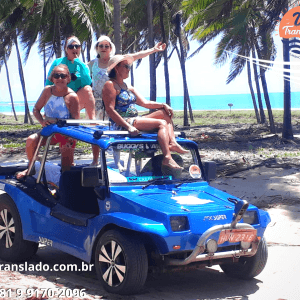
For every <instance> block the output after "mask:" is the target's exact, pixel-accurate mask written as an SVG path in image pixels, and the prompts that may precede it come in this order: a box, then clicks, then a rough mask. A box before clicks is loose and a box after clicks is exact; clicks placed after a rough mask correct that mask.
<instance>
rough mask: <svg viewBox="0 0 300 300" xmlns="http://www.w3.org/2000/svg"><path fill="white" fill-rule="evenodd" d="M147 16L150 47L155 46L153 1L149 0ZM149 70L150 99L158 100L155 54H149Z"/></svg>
mask: <svg viewBox="0 0 300 300" xmlns="http://www.w3.org/2000/svg"><path fill="white" fill-rule="evenodd" d="M147 16H148V32H149V33H148V43H149V48H153V47H154V33H153V1H152V0H147ZM149 71H150V100H152V101H156V68H155V54H154V55H150V56H149Z"/></svg>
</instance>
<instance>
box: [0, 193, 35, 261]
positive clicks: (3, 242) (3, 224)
mask: <svg viewBox="0 0 300 300" xmlns="http://www.w3.org/2000/svg"><path fill="white" fill-rule="evenodd" d="M37 250H38V243H35V242H31V241H25V240H24V239H23V232H22V224H21V218H20V214H19V212H18V209H17V207H16V205H15V203H14V201H13V200H12V199H11V198H10V197H9V196H8V195H7V194H1V195H0V259H2V260H5V261H11V262H17V261H25V260H28V259H29V258H31V257H32V256H33V255H34V254H35V253H36V252H37Z"/></svg>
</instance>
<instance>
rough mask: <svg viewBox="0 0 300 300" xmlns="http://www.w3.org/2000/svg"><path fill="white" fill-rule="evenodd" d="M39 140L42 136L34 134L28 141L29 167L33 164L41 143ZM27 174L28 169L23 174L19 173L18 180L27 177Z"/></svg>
mask: <svg viewBox="0 0 300 300" xmlns="http://www.w3.org/2000/svg"><path fill="white" fill-rule="evenodd" d="M39 139H40V134H38V133H34V134H32V135H30V136H29V137H28V138H27V140H26V154H27V158H28V166H29V165H30V164H31V162H32V160H33V157H34V153H35V150H36V148H37V146H38V143H39ZM27 173H28V169H26V170H24V171H22V172H18V174H17V175H16V178H17V179H21V178H23V177H25V176H26V175H27Z"/></svg>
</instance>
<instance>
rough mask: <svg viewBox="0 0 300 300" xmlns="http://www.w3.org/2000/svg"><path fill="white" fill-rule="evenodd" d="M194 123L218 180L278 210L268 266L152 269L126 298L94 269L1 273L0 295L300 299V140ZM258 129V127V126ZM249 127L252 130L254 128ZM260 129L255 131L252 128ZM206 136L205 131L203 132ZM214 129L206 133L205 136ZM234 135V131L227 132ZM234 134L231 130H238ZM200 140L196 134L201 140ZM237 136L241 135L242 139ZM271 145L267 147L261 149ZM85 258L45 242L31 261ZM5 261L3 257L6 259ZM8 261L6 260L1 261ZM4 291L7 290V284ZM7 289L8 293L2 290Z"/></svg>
mask: <svg viewBox="0 0 300 300" xmlns="http://www.w3.org/2000/svg"><path fill="white" fill-rule="evenodd" d="M223 129H224V128H220V131H219V132H218V128H214V129H213V130H212V131H210V130H211V128H209V129H208V128H202V127H201V128H193V129H192V130H187V131H186V132H187V136H188V137H190V138H193V139H194V140H196V141H197V142H198V144H199V148H200V150H201V154H202V156H203V158H202V159H203V160H204V161H206V160H214V161H216V162H217V164H218V175H219V177H218V178H217V179H216V180H214V181H212V182H211V185H212V186H214V187H217V188H219V189H221V190H224V191H226V192H228V193H230V194H232V195H233V196H236V197H240V198H242V199H246V200H247V201H249V202H250V203H252V204H254V205H257V206H258V207H259V208H261V209H265V210H267V211H268V212H269V213H270V215H271V219H272V220H271V223H270V224H269V226H268V228H267V230H266V239H267V242H268V246H269V261H268V263H267V266H266V268H265V270H264V271H263V272H262V273H261V274H260V275H259V276H258V277H257V278H255V279H253V280H251V281H247V282H245V281H242V280H232V279H229V278H228V277H226V276H225V275H224V273H223V272H222V271H221V270H220V268H218V267H213V268H210V269H206V270H195V271H190V272H180V273H175V274H173V273H172V274H162V275H156V274H154V275H149V277H148V279H147V282H146V285H145V289H144V291H143V292H142V293H141V294H139V295H135V296H128V297H121V296H118V295H111V294H108V293H107V292H105V291H104V290H103V289H102V287H101V286H99V284H98V281H97V279H96V275H95V273H94V271H91V272H68V273H67V272H42V271H41V272H33V271H32V272H31V271H28V272H16V271H1V272H0V299H22V300H23V299H27V300H35V299H47V298H46V297H44V298H43V297H41V296H39V297H37V298H36V297H28V295H27V296H26V295H25V291H26V290H27V291H28V288H33V289H38V290H39V292H40V294H41V289H42V288H45V289H48V290H49V289H52V290H56V291H59V290H61V289H70V293H73V295H71V294H70V295H69V296H71V297H67V295H66V297H63V296H61V297H60V298H57V297H56V298H55V297H48V298H49V299H138V300H140V299H143V300H144V299H145V300H147V299H149V300H150V299H151V300H152V299H161V300H162V299H175V300H179V299H235V300H237V299H243V300H244V299H251V300H256V299H271V300H273V299H274V300H279V299H289V300H290V299H292V300H293V299H295V300H296V299H299V295H300V288H299V285H298V277H299V267H300V260H299V259H298V254H299V249H300V248H299V247H300V185H299V183H300V165H299V164H298V160H299V156H298V155H297V153H298V152H297V151H299V144H298V140H297V139H295V143H286V142H283V141H282V139H280V137H278V136H274V135H271V136H269V135H267V134H265V135H263V136H262V135H261V128H260V127H258V129H259V130H258V131H259V133H258V134H256V135H255V137H253V136H252V135H251V134H250V135H249V134H248V135H245V136H244V135H238V136H237V134H235V135H233V138H231V137H230V136H229V135H230V132H232V131H233V129H232V128H227V129H228V130H227V131H226V132H225V133H224V130H223ZM252 129H253V128H252ZM248 131H249V128H248ZM253 131H255V130H254V129H253ZM203 134H204V136H203ZM205 135H207V138H206V137H205ZM226 135H227V136H226ZM231 135H232V134H231ZM196 137H197V138H198V140H197V138H196ZM237 140H238V141H237ZM257 149H266V150H267V151H258V150H257ZM286 153H289V154H290V153H292V154H293V155H286ZM24 159H25V157H24V153H13V154H12V155H10V154H7V153H6V154H3V153H2V155H1V156H0V164H1V163H3V162H7V161H12V160H23V161H24ZM40 261H42V262H43V263H48V264H49V265H51V264H54V263H76V264H81V262H80V261H79V260H78V259H76V258H74V257H72V256H70V255H67V254H64V253H62V252H60V251H57V250H54V249H51V248H50V247H43V248H41V249H39V251H38V253H37V255H36V256H35V257H34V258H33V259H32V261H31V262H32V263H39V262H40ZM3 263H4V262H2V264H3ZM0 266H1V261H0ZM17 288H20V289H21V290H22V291H23V292H22V293H23V295H22V296H21V297H18V298H16V297H15V296H12V297H8V296H7V294H6V295H5V293H7V292H8V289H12V290H15V289H17ZM83 288H84V289H86V293H87V294H86V296H85V297H77V296H75V295H74V291H75V290H76V289H83ZM1 289H3V290H1ZM2 291H3V292H4V294H1V292H2Z"/></svg>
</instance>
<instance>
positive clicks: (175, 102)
mask: <svg viewBox="0 0 300 300" xmlns="http://www.w3.org/2000/svg"><path fill="white" fill-rule="evenodd" d="M269 97H270V102H271V106H272V108H273V109H283V93H270V94H269ZM299 99H300V92H292V93H291V107H292V109H298V108H300V103H299ZM190 100H191V106H192V109H193V110H229V109H230V107H229V106H228V104H233V105H232V106H231V110H241V109H253V102H252V98H251V95H250V94H227V95H200V96H190ZM165 101H166V100H165V97H157V102H160V103H163V102H165ZM262 101H263V105H264V108H266V106H265V100H264V96H263V94H262ZM35 102H36V101H28V105H29V109H30V111H31V112H32V109H33V106H34V104H35ZM14 105H15V110H16V113H17V114H23V113H24V111H25V108H24V101H14ZM171 106H172V108H173V109H174V110H183V96H172V97H171ZM138 109H139V110H141V111H143V110H146V109H140V107H138ZM12 112H13V111H12V106H11V102H10V101H9V102H7V101H1V100H0V113H4V114H11V113H12Z"/></svg>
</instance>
